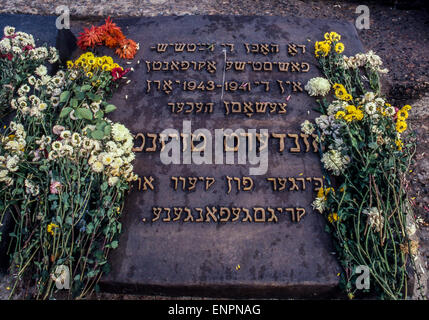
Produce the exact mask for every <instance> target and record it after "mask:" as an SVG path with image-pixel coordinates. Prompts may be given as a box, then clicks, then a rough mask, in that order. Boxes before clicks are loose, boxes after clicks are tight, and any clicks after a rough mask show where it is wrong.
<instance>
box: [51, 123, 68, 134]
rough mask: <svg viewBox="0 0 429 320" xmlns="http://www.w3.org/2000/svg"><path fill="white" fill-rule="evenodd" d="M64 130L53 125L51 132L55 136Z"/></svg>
mask: <svg viewBox="0 0 429 320" xmlns="http://www.w3.org/2000/svg"><path fill="white" fill-rule="evenodd" d="M64 130H65V128H64V127H63V126H60V125H58V124H57V125H55V126H54V127H53V128H52V132H53V133H54V134H56V135H58V136H59V135H60V134H61V132H63V131H64Z"/></svg>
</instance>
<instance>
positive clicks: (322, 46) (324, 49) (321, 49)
mask: <svg viewBox="0 0 429 320" xmlns="http://www.w3.org/2000/svg"><path fill="white" fill-rule="evenodd" d="M314 49H315V51H314V54H315V56H316V57H320V56H323V57H326V56H327V55H328V53H329V52H330V51H331V43H330V41H317V42H316V44H315V46H314Z"/></svg>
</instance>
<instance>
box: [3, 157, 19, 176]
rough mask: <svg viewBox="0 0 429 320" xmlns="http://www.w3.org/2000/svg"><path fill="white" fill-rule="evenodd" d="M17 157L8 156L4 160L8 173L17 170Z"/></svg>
mask: <svg viewBox="0 0 429 320" xmlns="http://www.w3.org/2000/svg"><path fill="white" fill-rule="evenodd" d="M18 163H19V157H18V156H17V155H13V156H8V157H7V160H6V168H7V169H8V170H9V171H12V172H15V171H16V170H18Z"/></svg>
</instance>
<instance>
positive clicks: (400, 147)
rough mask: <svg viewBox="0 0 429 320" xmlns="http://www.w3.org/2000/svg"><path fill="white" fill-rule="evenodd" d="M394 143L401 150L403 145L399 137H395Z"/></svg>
mask: <svg viewBox="0 0 429 320" xmlns="http://www.w3.org/2000/svg"><path fill="white" fill-rule="evenodd" d="M395 144H396V146H397V147H398V150H399V151H402V147H403V146H404V144H403V143H402V141H401V139H396V140H395Z"/></svg>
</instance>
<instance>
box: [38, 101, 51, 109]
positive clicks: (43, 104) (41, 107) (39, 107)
mask: <svg viewBox="0 0 429 320" xmlns="http://www.w3.org/2000/svg"><path fill="white" fill-rule="evenodd" d="M47 107H48V105H47V104H46V103H44V102H42V103H39V105H38V106H37V108H38V109H39V111H44V110H46V108H47Z"/></svg>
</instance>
